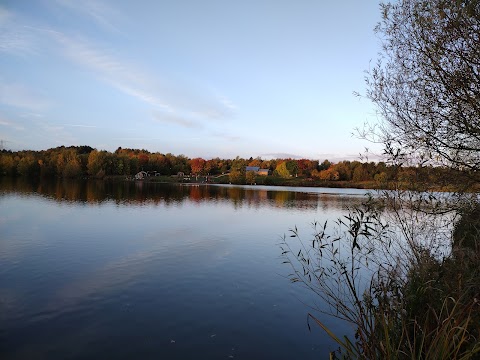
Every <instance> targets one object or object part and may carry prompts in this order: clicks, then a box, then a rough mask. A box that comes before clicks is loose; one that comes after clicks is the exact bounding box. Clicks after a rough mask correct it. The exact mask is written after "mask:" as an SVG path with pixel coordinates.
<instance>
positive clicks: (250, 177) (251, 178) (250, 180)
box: [245, 171, 256, 185]
mask: <svg viewBox="0 0 480 360" xmlns="http://www.w3.org/2000/svg"><path fill="white" fill-rule="evenodd" d="M255 179H256V177H255V172H254V171H247V173H246V174H245V181H246V183H247V184H250V185H253V184H254V183H255Z"/></svg>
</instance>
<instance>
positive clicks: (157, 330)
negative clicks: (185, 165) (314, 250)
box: [0, 179, 363, 360]
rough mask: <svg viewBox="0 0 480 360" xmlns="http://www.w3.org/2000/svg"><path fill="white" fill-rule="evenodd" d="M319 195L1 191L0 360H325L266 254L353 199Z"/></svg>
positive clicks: (302, 309) (273, 256)
mask: <svg viewBox="0 0 480 360" xmlns="http://www.w3.org/2000/svg"><path fill="white" fill-rule="evenodd" d="M292 190H294V191H292ZM323 192H327V190H322V189H291V188H280V187H278V188H273V187H263V186H253V187H251V186H241V187H238V186H206V185H200V186H195V185H177V184H155V183H141V182H108V181H73V182H72V181H61V180H59V181H51V182H48V181H46V182H36V183H31V182H27V181H24V180H21V179H15V180H12V179H3V180H2V182H1V184H0V353H1V354H2V359H30V358H49V359H63V358H89V359H90V358H99V359H102V358H112V357H113V358H138V357H140V358H168V359H192V358H195V357H198V354H202V356H203V357H204V358H209V359H225V358H229V356H233V355H235V358H245V359H247V358H259V357H261V358H271V359H277V360H278V359H292V358H302V359H316V358H323V357H326V356H328V350H329V349H331V348H332V344H330V343H329V341H330V340H329V339H328V338H327V337H322V336H320V335H319V334H318V333H317V334H312V333H310V332H309V331H308V328H307V325H306V322H305V315H306V313H307V311H309V309H308V308H307V307H306V306H305V305H304V304H307V303H311V294H310V293H309V292H306V291H304V289H299V288H296V287H291V286H290V284H289V283H288V281H287V280H286V279H285V277H284V276H279V274H284V275H287V271H289V269H287V268H285V266H284V265H283V264H282V263H281V259H280V258H279V254H280V250H279V247H278V240H279V237H281V236H282V234H283V233H285V232H286V231H287V230H288V228H291V227H293V226H297V225H298V227H299V228H302V227H303V228H304V229H306V232H305V234H306V236H308V234H309V233H310V230H311V228H310V223H311V222H313V221H314V220H318V221H320V222H323V221H326V220H329V221H330V220H334V219H336V218H337V217H338V216H341V215H343V214H344V210H343V209H344V208H345V207H346V206H350V205H352V204H353V203H354V202H356V201H361V200H362V199H363V197H362V196H351V195H349V193H348V192H344V193H343V195H342V194H340V195H332V194H324V193H323ZM351 192H352V193H355V191H351ZM359 195H360V194H359ZM299 300H300V301H299ZM334 326H335V325H334ZM334 328H335V329H336V327H334ZM314 331H315V330H314ZM145 339H148V341H149V342H148V344H147V343H146V340H145ZM172 339H174V340H175V341H176V342H175V343H172V342H171V340H172ZM150 345H151V346H150ZM232 349H235V352H232ZM72 351H73V353H74V354H75V356H73V355H72V354H73V353H72ZM139 354H142V355H141V356H139Z"/></svg>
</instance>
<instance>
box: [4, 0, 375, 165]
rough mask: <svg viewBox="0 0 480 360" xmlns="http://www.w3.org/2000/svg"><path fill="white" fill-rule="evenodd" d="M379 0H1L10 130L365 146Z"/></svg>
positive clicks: (208, 145)
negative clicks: (361, 131) (362, 130)
mask: <svg viewBox="0 0 480 360" xmlns="http://www.w3.org/2000/svg"><path fill="white" fill-rule="evenodd" d="M379 20H380V11H379V5H378V2H377V1H376V0H368V1H358V0H344V1H326V0H298V1H293V0H289V1H287V0H253V1H250V0H242V1H229V0H202V1H195V0H189V1H186V0H175V1H166V0H151V1H147V0H139V1H127V0H98V1H97V0H83V1H77V0H36V1H31V0H1V1H0V140H1V145H2V146H3V148H6V149H11V150H23V149H31V150H44V149H48V148H52V147H57V146H61V145H65V146H70V145H90V146H92V147H94V148H96V149H98V150H108V151H114V150H115V149H117V148H118V147H122V148H137V149H146V150H149V151H151V152H161V153H164V154H165V153H172V154H175V155H179V154H184V155H186V156H189V157H203V158H206V159H208V158H213V157H217V156H218V157H221V158H234V157H236V156H240V157H245V158H249V157H254V158H255V157H261V158H264V159H268V158H277V157H291V158H310V159H318V160H323V159H329V160H331V161H335V160H342V159H349V160H354V159H358V158H359V154H360V153H363V152H364V151H365V148H366V147H367V148H369V149H373V150H374V152H375V151H376V149H375V148H374V146H373V145H372V144H369V143H368V142H366V141H365V140H361V139H358V137H357V136H355V135H354V134H355V128H357V127H362V125H363V123H364V122H366V121H370V122H372V121H376V116H375V108H374V106H373V105H372V104H371V102H369V100H368V99H359V98H357V97H355V96H354V95H353V92H354V91H357V92H360V93H364V92H365V83H364V76H365V73H364V72H365V70H367V69H368V68H369V66H370V64H371V62H375V61H376V58H377V57H378V51H379V49H380V43H379V39H378V38H377V37H376V36H375V34H374V32H373V28H374V26H375V25H376V23H377V22H378V21H379Z"/></svg>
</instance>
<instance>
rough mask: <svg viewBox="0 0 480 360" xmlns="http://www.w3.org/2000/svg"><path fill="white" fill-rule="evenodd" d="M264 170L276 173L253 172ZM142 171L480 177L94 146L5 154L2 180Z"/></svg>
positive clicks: (184, 175)
mask: <svg viewBox="0 0 480 360" xmlns="http://www.w3.org/2000/svg"><path fill="white" fill-rule="evenodd" d="M247 166H248V167H258V168H261V169H266V170H268V172H269V174H270V175H258V174H253V173H251V174H248V172H247V171H246V168H247ZM140 171H145V172H146V173H147V174H148V176H147V177H146V178H144V179H143V180H147V181H162V182H209V183H232V184H258V185H260V184H261V185H283V186H323V187H337V188H348V187H354V188H365V189H374V188H383V189H388V188H391V187H392V183H393V182H395V183H398V182H400V183H402V182H403V183H407V182H410V181H411V179H412V178H418V179H423V180H428V182H429V184H430V185H434V186H435V188H436V189H437V190H438V191H451V190H452V189H453V187H454V186H455V184H457V183H458V181H457V179H459V177H465V176H468V177H472V176H476V174H475V173H473V172H472V171H470V170H468V169H451V168H448V167H445V166H433V165H432V166H420V167H419V166H398V164H388V163H386V162H360V161H339V162H337V163H333V162H330V161H328V160H324V161H322V162H319V161H318V160H309V159H271V160H262V159H260V158H255V159H254V158H249V159H243V158H240V157H237V158H235V159H220V158H214V159H209V160H205V159H202V158H193V159H192V158H188V157H186V156H184V155H173V154H161V153H151V152H149V151H147V150H139V149H122V148H118V149H117V150H116V151H115V152H113V153H112V152H109V151H104V150H100V151H99V150H97V149H93V148H92V147H90V146H69V147H65V146H60V147H57V148H52V149H48V150H43V151H28V150H25V151H16V152H13V151H7V150H2V151H1V152H0V176H10V177H17V176H21V177H28V178H53V177H57V178H58V177H62V178H87V177H88V178H96V179H107V178H109V179H120V180H123V179H125V178H133V177H134V176H135V174H137V173H138V172H140Z"/></svg>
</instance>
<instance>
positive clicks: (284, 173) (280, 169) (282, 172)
mask: <svg viewBox="0 0 480 360" xmlns="http://www.w3.org/2000/svg"><path fill="white" fill-rule="evenodd" d="M275 173H276V174H277V175H278V176H281V177H283V178H289V177H290V175H291V174H290V171H288V168H287V162H286V161H283V162H281V163H280V164H278V165H277V167H276V168H275Z"/></svg>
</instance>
